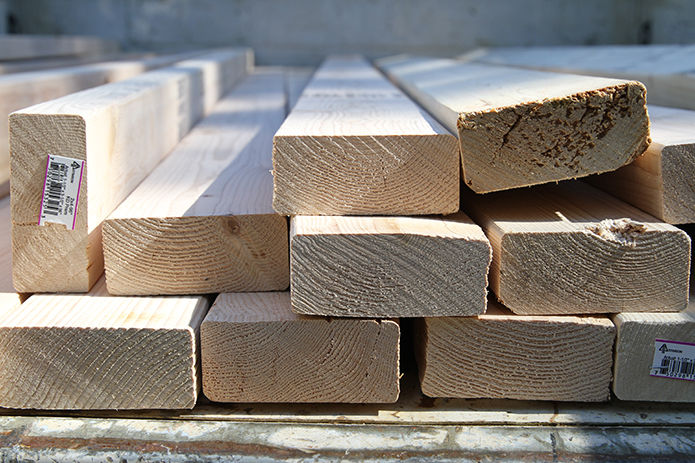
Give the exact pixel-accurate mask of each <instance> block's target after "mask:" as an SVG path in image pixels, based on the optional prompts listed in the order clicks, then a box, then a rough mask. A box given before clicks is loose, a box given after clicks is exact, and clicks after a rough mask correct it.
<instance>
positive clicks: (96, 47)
mask: <svg viewBox="0 0 695 463" xmlns="http://www.w3.org/2000/svg"><path fill="white" fill-rule="evenodd" d="M118 48H119V47H118V42H116V41H115V40H105V39H103V38H97V37H87V36H66V35H14V34H13V35H3V36H0V60H16V59H33V58H47V57H57V56H89V55H103V54H107V53H115V52H117V51H118Z"/></svg>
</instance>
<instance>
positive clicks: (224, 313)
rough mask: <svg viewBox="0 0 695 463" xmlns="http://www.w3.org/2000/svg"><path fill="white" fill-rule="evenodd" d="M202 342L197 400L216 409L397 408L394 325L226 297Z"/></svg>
mask: <svg viewBox="0 0 695 463" xmlns="http://www.w3.org/2000/svg"><path fill="white" fill-rule="evenodd" d="M200 336H201V353H202V371H203V393H204V394H205V396H206V397H207V398H209V399H210V400H212V401H215V402H278V403H285V402H334V403H391V402H396V400H398V395H399V392H400V389H399V352H400V325H399V323H398V321H397V320H396V321H394V320H369V319H345V318H343V319H340V318H339V319H328V318H324V317H311V316H306V315H298V314H296V313H294V312H292V310H291V308H290V294H289V293H288V292H274V293H272V292H271V293H235V294H229V293H227V294H220V295H219V296H218V298H217V300H216V301H215V303H214V305H213V306H212V308H211V309H210V312H209V313H208V315H207V316H206V317H205V320H204V321H203V323H202V326H201V333H200Z"/></svg>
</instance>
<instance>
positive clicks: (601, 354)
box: [415, 302, 615, 402]
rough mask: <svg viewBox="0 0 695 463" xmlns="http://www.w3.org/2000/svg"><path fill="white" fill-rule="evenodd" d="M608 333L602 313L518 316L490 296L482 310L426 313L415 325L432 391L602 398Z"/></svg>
mask: <svg viewBox="0 0 695 463" xmlns="http://www.w3.org/2000/svg"><path fill="white" fill-rule="evenodd" d="M614 339H615V327H614V326H613V323H612V322H611V321H610V320H609V319H608V318H607V317H605V316H594V317H576V316H562V317H560V316H556V317H552V316H520V315H513V314H511V313H510V312H509V311H508V310H506V309H505V308H503V307H502V306H501V305H499V304H497V303H495V302H491V303H490V307H489V308H488V311H487V313H486V314H485V315H478V316H475V317H441V318H424V319H419V320H417V322H416V327H415V344H416V349H415V350H416V357H417V360H418V371H419V374H420V382H421V387H422V392H423V393H424V394H425V395H427V396H430V397H457V398H509V399H519V400H554V401H572V402H600V401H607V400H608V399H609V396H610V392H609V388H610V381H611V366H612V359H613V341H614Z"/></svg>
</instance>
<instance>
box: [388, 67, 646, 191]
mask: <svg viewBox="0 0 695 463" xmlns="http://www.w3.org/2000/svg"><path fill="white" fill-rule="evenodd" d="M377 65H378V66H379V68H380V69H381V70H382V71H384V72H385V73H386V75H388V76H389V78H391V80H393V81H394V82H396V83H397V84H398V85H399V86H400V87H401V88H403V90H405V91H406V93H408V94H409V95H410V96H411V97H412V98H413V99H414V100H415V101H417V102H418V103H420V104H421V105H422V106H423V107H424V108H425V109H426V110H428V111H429V112H430V113H431V114H433V115H434V116H435V117H436V118H437V119H438V120H439V122H441V123H442V124H443V125H444V126H445V127H447V128H448V129H449V130H450V131H452V133H458V136H459V142H460V148H461V160H462V165H463V178H464V181H465V183H466V184H467V185H468V186H469V187H470V188H471V189H473V190H474V191H475V192H477V193H487V192H491V191H499V190H506V189H510V188H517V187H521V186H528V185H536V184H541V183H548V182H552V181H558V180H564V179H571V178H578V177H584V176H587V175H590V174H594V173H599V172H607V171H611V170H615V169H617V168H618V167H620V166H622V165H624V164H627V163H629V162H630V161H632V160H633V159H634V158H636V157H637V156H639V155H640V154H642V153H643V152H644V150H645V149H646V148H647V145H648V143H649V120H648V117H647V111H646V106H645V89H644V86H643V85H642V84H640V83H639V82H628V81H623V80H614V79H605V78H598V77H587V76H578V75H566V74H556V73H548V72H540V71H531V70H524V69H515V68H510V67H506V66H495V65H487V64H467V63H461V62H458V61H456V60H450V59H437V58H427V57H422V58H420V57H410V56H407V55H404V56H396V57H391V58H384V59H382V60H379V61H377Z"/></svg>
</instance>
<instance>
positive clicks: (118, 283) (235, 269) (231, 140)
mask: <svg viewBox="0 0 695 463" xmlns="http://www.w3.org/2000/svg"><path fill="white" fill-rule="evenodd" d="M285 104H286V98H285V91H284V72H283V71H282V70H281V69H275V70H273V69H268V70H264V71H259V70H258V69H257V70H256V72H254V73H253V74H251V75H250V76H248V77H247V78H246V79H245V80H244V81H243V82H242V83H241V84H239V85H238V86H237V87H236V88H235V89H234V90H232V91H230V92H229V93H227V95H225V96H224V97H223V98H222V99H221V100H220V101H219V102H218V103H217V105H215V107H214V109H213V111H212V112H211V114H210V115H209V116H207V117H206V118H204V119H203V120H202V121H201V122H199V123H198V124H197V125H196V126H195V127H194V128H193V129H192V130H191V132H190V133H189V134H188V135H187V136H186V137H185V138H184V139H183V140H182V141H181V142H180V143H179V144H178V145H177V146H176V148H174V150H173V151H172V152H171V153H170V154H169V155H168V156H167V157H166V158H165V159H164V160H163V161H162V162H161V163H160V164H159V165H158V166H157V167H156V168H155V169H154V170H153V171H152V172H151V173H150V174H149V175H148V176H147V177H146V178H145V180H143V182H142V183H141V184H140V185H138V187H137V188H136V189H135V190H134V191H133V192H132V193H131V194H130V196H128V198H127V199H126V200H125V201H124V202H123V203H121V205H120V206H119V207H117V208H116V210H115V211H114V212H113V213H112V214H111V215H110V216H109V217H108V218H107V219H106V220H105V221H104V224H103V230H102V233H103V249H104V267H105V270H106V283H107V287H108V289H109V292H110V293H111V294H117V295H156V294H208V293H222V292H235V291H279V290H285V289H287V286H288V285H289V250H288V237H287V235H288V224H287V219H286V218H285V217H284V216H281V215H278V214H276V213H275V211H273V207H272V201H273V176H272V174H271V173H270V170H271V169H272V148H273V134H274V133H275V132H276V131H277V129H278V127H280V124H282V121H283V120H284V118H285Z"/></svg>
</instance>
